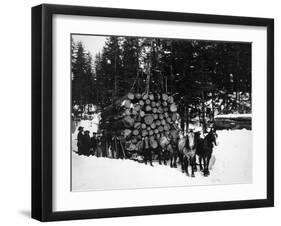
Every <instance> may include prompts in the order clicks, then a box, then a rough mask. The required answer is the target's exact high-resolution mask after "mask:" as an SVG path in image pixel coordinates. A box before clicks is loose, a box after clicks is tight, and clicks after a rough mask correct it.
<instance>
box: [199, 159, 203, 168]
mask: <svg viewBox="0 0 281 226" xmlns="http://www.w3.org/2000/svg"><path fill="white" fill-rule="evenodd" d="M199 167H200V171H202V170H203V167H202V157H201V156H199Z"/></svg>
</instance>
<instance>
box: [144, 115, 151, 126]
mask: <svg viewBox="0 0 281 226" xmlns="http://www.w3.org/2000/svg"><path fill="white" fill-rule="evenodd" d="M144 122H145V124H146V125H151V124H152V122H153V116H152V115H150V114H149V115H146V116H145V117H144Z"/></svg>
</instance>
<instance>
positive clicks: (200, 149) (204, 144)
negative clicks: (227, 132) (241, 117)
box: [196, 128, 217, 176]
mask: <svg viewBox="0 0 281 226" xmlns="http://www.w3.org/2000/svg"><path fill="white" fill-rule="evenodd" d="M216 138H217V134H216V131H215V130H214V129H213V128H212V129H211V130H210V132H209V133H208V134H207V135H206V136H205V138H204V139H203V138H199V139H198V140H197V149H196V155H198V157H199V166H200V170H201V171H203V174H204V176H209V175H210V171H209V163H210V159H211V157H212V153H213V148H214V144H215V145H217V143H216ZM202 160H203V167H202Z"/></svg>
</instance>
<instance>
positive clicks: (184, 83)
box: [69, 34, 254, 192]
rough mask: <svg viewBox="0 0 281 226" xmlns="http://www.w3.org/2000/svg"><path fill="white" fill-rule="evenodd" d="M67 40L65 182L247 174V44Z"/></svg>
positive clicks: (163, 181) (205, 180) (107, 185)
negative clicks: (67, 148)
mask: <svg viewBox="0 0 281 226" xmlns="http://www.w3.org/2000/svg"><path fill="white" fill-rule="evenodd" d="M69 44H70V45H71V53H70V55H71V56H70V58H71V98H72V100H71V114H72V115H71V130H72V131H71V143H72V144H71V146H72V147H71V175H70V177H71V191H73V192H75V191H94V190H116V189H143V188H161V187H179V186H201V185H228V184H250V183H252V170H253V169H252V158H253V155H254V152H253V150H252V97H251V93H252V92H251V90H252V67H251V65H252V43H250V42H234V41H223V40H221V41H213V40H189V39H169V38H159V37H133V36H131V37H128V36H103V35H95V34H71V37H70V43H69Z"/></svg>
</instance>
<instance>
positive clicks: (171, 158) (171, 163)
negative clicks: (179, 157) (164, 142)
mask: <svg viewBox="0 0 281 226" xmlns="http://www.w3.org/2000/svg"><path fill="white" fill-rule="evenodd" d="M169 159H170V167H171V168H173V154H172V153H169Z"/></svg>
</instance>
